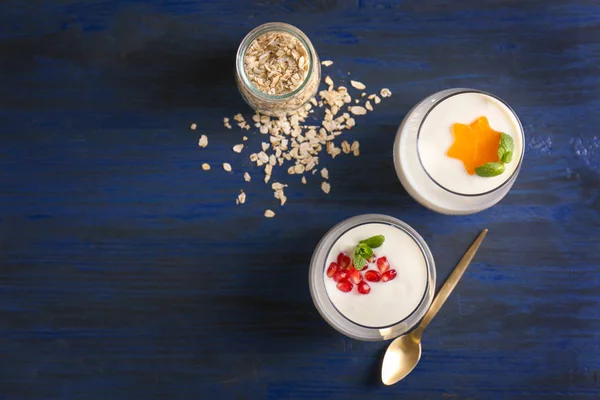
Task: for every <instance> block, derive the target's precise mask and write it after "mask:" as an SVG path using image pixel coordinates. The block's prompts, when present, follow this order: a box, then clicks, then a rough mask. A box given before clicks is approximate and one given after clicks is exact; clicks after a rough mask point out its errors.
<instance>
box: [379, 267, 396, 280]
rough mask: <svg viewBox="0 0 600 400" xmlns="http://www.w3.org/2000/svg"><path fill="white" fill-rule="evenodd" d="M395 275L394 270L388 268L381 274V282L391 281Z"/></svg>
mask: <svg viewBox="0 0 600 400" xmlns="http://www.w3.org/2000/svg"><path fill="white" fill-rule="evenodd" d="M395 277H396V270H395V269H390V270H389V271H387V272H386V273H385V274H382V275H381V281H382V282H387V281H391V280H392V279H394V278H395Z"/></svg>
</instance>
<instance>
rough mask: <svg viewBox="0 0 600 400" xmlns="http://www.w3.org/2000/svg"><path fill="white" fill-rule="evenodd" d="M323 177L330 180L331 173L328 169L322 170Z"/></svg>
mask: <svg viewBox="0 0 600 400" xmlns="http://www.w3.org/2000/svg"><path fill="white" fill-rule="evenodd" d="M321 176H322V177H323V179H329V171H328V170H327V168H323V169H321Z"/></svg>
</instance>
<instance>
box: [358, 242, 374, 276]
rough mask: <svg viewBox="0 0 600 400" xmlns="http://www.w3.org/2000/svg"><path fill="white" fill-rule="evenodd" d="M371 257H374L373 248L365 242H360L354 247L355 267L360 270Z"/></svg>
mask: <svg viewBox="0 0 600 400" xmlns="http://www.w3.org/2000/svg"><path fill="white" fill-rule="evenodd" d="M371 257H373V249H372V248H370V247H369V246H367V245H366V244H364V243H359V244H358V246H356V248H355V249H354V268H355V269H357V270H359V271H360V270H362V269H363V268H364V267H365V266H366V265H367V260H368V259H369V258H371Z"/></svg>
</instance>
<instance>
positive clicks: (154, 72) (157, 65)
mask: <svg viewBox="0 0 600 400" xmlns="http://www.w3.org/2000/svg"><path fill="white" fill-rule="evenodd" d="M236 51H237V44H234V43H229V44H227V43H223V44H219V47H215V44H214V43H204V42H202V41H190V40H185V41H181V42H174V41H170V40H169V39H162V40H156V41H150V42H148V43H146V44H145V45H144V46H143V48H142V49H140V50H136V51H131V52H129V53H128V54H127V55H126V56H124V57H123V60H122V61H121V62H122V63H123V64H124V65H123V66H122V67H121V68H120V69H119V75H117V76H116V79H117V80H118V81H119V86H120V87H122V88H125V89H126V90H128V91H130V92H131V94H130V95H134V97H135V99H136V100H137V101H140V102H141V103H143V104H145V105H146V106H148V107H150V108H156V109H161V110H163V111H168V110H170V109H176V108H181V107H194V108H196V107H198V108H216V107H223V106H226V107H228V108H230V109H232V110H244V109H246V106H245V103H244V101H243V99H242V98H241V96H240V95H239V93H238V90H237V87H236V84H235V59H236Z"/></svg>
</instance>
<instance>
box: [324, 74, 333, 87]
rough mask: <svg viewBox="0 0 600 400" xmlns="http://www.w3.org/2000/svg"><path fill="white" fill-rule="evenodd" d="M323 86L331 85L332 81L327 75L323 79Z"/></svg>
mask: <svg viewBox="0 0 600 400" xmlns="http://www.w3.org/2000/svg"><path fill="white" fill-rule="evenodd" d="M325 84H326V85H329V86H331V85H333V81H332V80H331V78H330V77H329V75H327V76H326V77H325Z"/></svg>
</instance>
